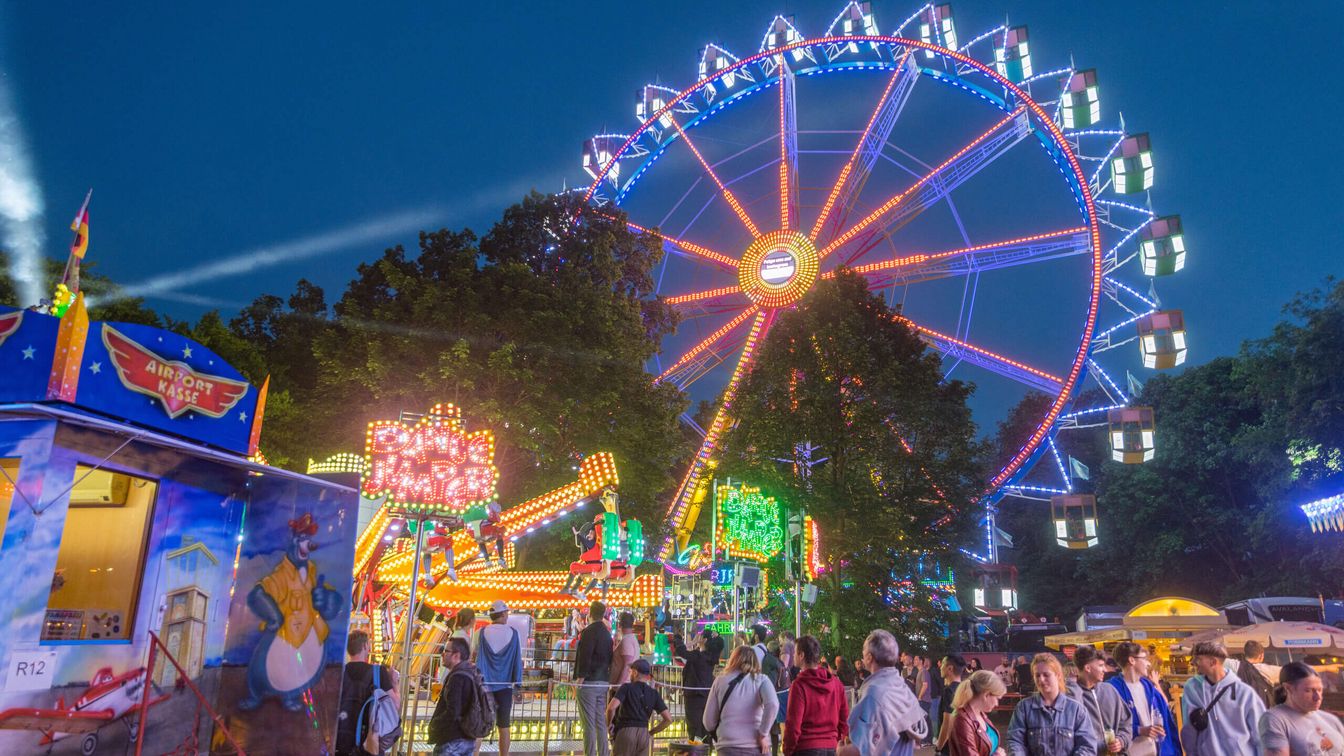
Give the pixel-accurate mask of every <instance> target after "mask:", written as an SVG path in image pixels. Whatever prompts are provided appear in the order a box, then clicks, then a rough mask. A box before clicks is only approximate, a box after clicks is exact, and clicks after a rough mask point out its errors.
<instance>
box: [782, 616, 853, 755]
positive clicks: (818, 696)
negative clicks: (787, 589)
mask: <svg viewBox="0 0 1344 756" xmlns="http://www.w3.org/2000/svg"><path fill="white" fill-rule="evenodd" d="M796 653H797V655H798V661H799V666H801V667H802V668H803V671H802V672H800V673H798V677H797V679H795V680H794V681H793V685H792V686H790V687H789V708H788V712H787V714H786V715H785V717H784V754H785V756H835V749H836V748H837V747H838V746H839V744H840V741H841V740H843V739H844V738H846V737H848V736H849V724H848V720H849V702H848V701H846V700H845V688H844V686H843V685H841V684H840V679H839V678H838V677H836V676H835V675H833V674H831V673H830V672H827V671H826V670H824V669H822V668H821V644H820V643H818V642H817V639H816V638H813V637H812V636H810V635H804V636H803V637H801V638H799V639H798V643H797V648H796Z"/></svg>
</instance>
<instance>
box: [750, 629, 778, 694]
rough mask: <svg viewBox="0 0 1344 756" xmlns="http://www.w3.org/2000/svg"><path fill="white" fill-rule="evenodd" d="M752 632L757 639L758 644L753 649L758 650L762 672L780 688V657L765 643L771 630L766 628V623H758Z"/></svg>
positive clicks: (757, 657)
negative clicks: (771, 651)
mask: <svg viewBox="0 0 1344 756" xmlns="http://www.w3.org/2000/svg"><path fill="white" fill-rule="evenodd" d="M751 632H752V635H753V636H754V637H755V640H756V645H754V646H752V647H751V650H752V651H755V652H756V661H757V662H759V663H760V665H761V674H763V675H765V679H767V680H769V681H770V684H771V685H773V686H775V687H776V688H779V687H780V685H779V657H778V656H775V655H774V654H772V653H770V649H769V648H768V647H767V646H766V645H765V639H766V636H767V635H768V634H769V631H767V630H766V629H765V625H756V626H755V627H753V628H751Z"/></svg>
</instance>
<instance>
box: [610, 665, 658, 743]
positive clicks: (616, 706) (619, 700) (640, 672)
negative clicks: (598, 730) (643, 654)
mask: <svg viewBox="0 0 1344 756" xmlns="http://www.w3.org/2000/svg"><path fill="white" fill-rule="evenodd" d="M652 679H653V667H650V666H649V662H648V661H647V660H645V659H636V660H635V661H634V663H633V664H631V665H630V682H627V683H624V684H622V685H621V687H619V688H617V689H616V694H615V695H613V696H612V697H611V702H610V703H608V704H607V727H609V728H610V729H611V752H612V756H647V754H648V753H649V746H650V743H651V741H652V738H653V736H654V735H657V734H658V733H660V732H662V731H663V730H665V729H667V726H668V725H670V724H672V712H670V711H668V710H667V704H666V703H664V702H663V697H662V696H660V695H658V691H656V690H654V689H653V687H652V686H651V685H649V681H651V680H652ZM654 714H657V715H658V716H659V720H658V723H657V724H655V725H654V726H653V728H652V729H650V728H649V719H651V718H652V717H653V715H654Z"/></svg>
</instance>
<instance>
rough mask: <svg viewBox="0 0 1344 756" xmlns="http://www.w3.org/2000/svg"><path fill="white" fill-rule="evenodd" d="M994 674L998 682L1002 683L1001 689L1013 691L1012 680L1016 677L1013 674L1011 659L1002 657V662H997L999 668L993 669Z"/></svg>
mask: <svg viewBox="0 0 1344 756" xmlns="http://www.w3.org/2000/svg"><path fill="white" fill-rule="evenodd" d="M994 674H996V675H998V676H999V681H1000V682H1002V683H1003V687H1005V688H1007V689H1008V690H1012V689H1013V687H1014V685H1015V683H1014V678H1015V677H1016V675H1014V674H1013V665H1012V659H1010V658H1008V657H1007V656H1005V657H1003V661H1001V662H999V666H997V667H995V668H994Z"/></svg>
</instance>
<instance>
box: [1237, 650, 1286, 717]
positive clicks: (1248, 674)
mask: <svg viewBox="0 0 1344 756" xmlns="http://www.w3.org/2000/svg"><path fill="white" fill-rule="evenodd" d="M1241 658H1242V660H1243V661H1242V662H1241V664H1238V665H1237V677H1239V678H1241V681H1242V682H1244V683H1246V684H1247V685H1249V686H1251V690H1254V691H1255V692H1256V693H1257V694H1258V695H1259V696H1260V698H1262V699H1264V701H1265V708H1269V707H1271V706H1273V705H1274V683H1272V682H1270V680H1277V679H1278V677H1279V670H1278V669H1275V668H1271V667H1270V666H1269V665H1268V664H1265V647H1264V645H1263V644H1261V643H1260V641H1254V640H1248V641H1246V645H1245V647H1244V648H1242V651H1241Z"/></svg>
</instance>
